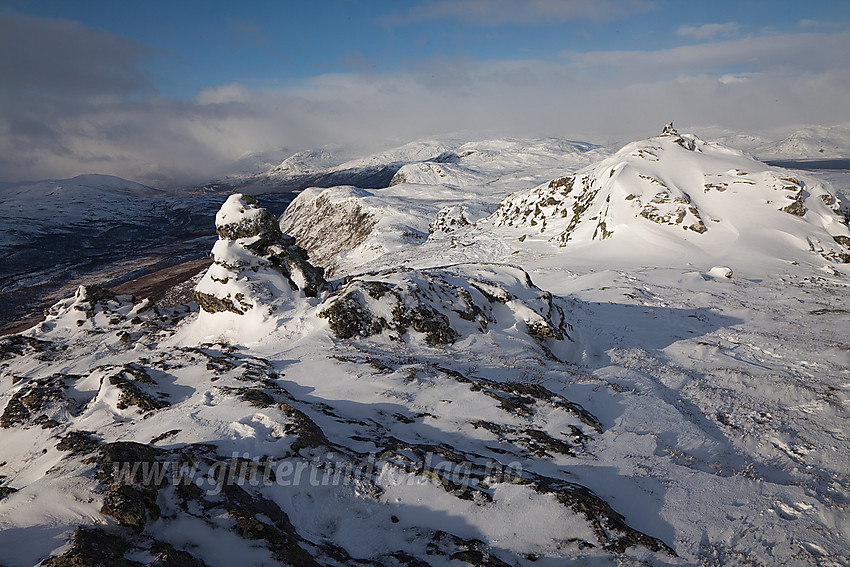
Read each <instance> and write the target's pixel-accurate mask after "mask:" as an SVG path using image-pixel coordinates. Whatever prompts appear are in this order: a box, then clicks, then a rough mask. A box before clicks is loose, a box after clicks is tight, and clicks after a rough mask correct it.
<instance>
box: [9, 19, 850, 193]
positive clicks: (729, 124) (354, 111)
mask: <svg viewBox="0 0 850 567" xmlns="http://www.w3.org/2000/svg"><path fill="white" fill-rule="evenodd" d="M727 28H729V26H727ZM686 31H687V30H686ZM697 31H699V30H697ZM708 31H712V30H708V29H706V30H705V34H702V35H701V34H700V33H692V32H691V31H688V33H686V34H684V35H686V36H687V35H690V36H693V37H697V36H699V39H704V38H705V37H708V36H709V35H710V34H708ZM714 31H716V30H714ZM724 31H730V32H731V31H734V30H732V29H731V28H729V29H728V30H724ZM47 37H50V38H52V39H51V40H50V41H41V39H40V38H47ZM847 53H850V32H841V33H799V34H784V35H779V34H775V35H770V34H768V35H762V36H757V37H747V38H738V39H728V40H722V41H708V42H706V41H702V42H700V43H699V44H698V45H686V46H682V47H676V48H673V49H665V50H657V51H597V52H590V53H563V54H561V55H562V56H561V58H560V59H557V60H554V61H539V60H504V61H474V60H469V59H462V58H452V59H443V60H431V61H426V62H421V63H419V64H416V65H411V66H409V67H408V68H406V69H403V70H399V71H395V72H392V73H384V74H380V73H374V72H363V73H355V72H352V73H343V74H329V75H320V76H315V77H313V78H311V79H309V80H305V81H302V82H301V83H299V84H295V85H289V86H286V87H280V88H265V89H258V88H249V87H247V86H244V85H240V84H230V85H222V86H219V87H216V88H212V89H207V90H204V91H201V92H199V93H197V95H196V96H195V97H194V98H193V99H191V100H176V99H171V98H167V97H164V96H162V95H160V94H158V93H157V92H156V90H155V88H154V86H153V85H152V83H151V81H150V80H149V78H148V77H147V75H146V74H145V73H143V72H142V71H140V69H141V68H142V65H143V64H144V62H145V61H146V58H149V57H151V56H152V55H153V53H152V51H151V49H149V48H148V47H146V46H144V45H142V44H139V43H137V42H134V41H131V40H128V39H126V38H122V37H119V36H116V35H113V34H110V33H108V32H104V31H99V30H93V29H90V28H86V27H85V26H82V25H81V24H76V23H73V22H66V21H58V20H44V19H37V18H31V17H27V16H19V15H12V14H0V75H2V76H3V80H2V82H0V180H2V181H11V180H22V179H37V178H49V177H69V176H72V175H75V174H79V173H89V172H98V173H109V174H114V175H119V176H122V177H127V178H131V179H134V180H138V181H142V182H147V183H152V184H156V185H160V186H167V185H172V184H178V183H189V182H192V181H200V180H209V179H211V178H213V177H215V176H217V175H221V174H223V173H225V172H226V171H227V170H228V168H229V167H232V165H231V164H233V163H234V162H235V161H237V160H239V159H240V158H242V157H244V156H245V155H246V154H250V153H254V152H263V151H268V150H272V149H280V148H287V149H289V150H290V151H291V152H294V151H296V150H299V149H304V148H310V147H318V146H323V145H329V144H332V145H336V146H346V147H350V148H352V149H353V151H354V153H363V154H365V153H368V152H369V151H372V150H377V149H380V148H382V147H387V146H390V145H394V144H397V143H403V142H406V141H410V140H413V139H417V138H422V137H427V136H433V135H439V134H441V133H448V132H457V131H461V130H464V131H469V132H480V133H482V134H490V135H528V136H536V135H554V136H564V137H571V138H583V139H589V140H592V141H601V142H605V141H606V139H608V138H617V139H623V138H629V137H635V136H645V135H648V134H651V133H654V132H655V131H656V130H657V129H658V127H659V124H663V123H666V122H669V121H670V120H676V121H677V123H680V124H691V125H706V126H708V125H711V126H717V127H720V128H728V129H734V130H755V131H764V130H771V129H777V128H783V127H789V128H790V127H793V126H796V125H800V124H816V123H821V124H835V123H839V122H844V121H847V120H850V109H848V107H847V93H848V92H850V63H848V61H847V58H846V54H847Z"/></svg>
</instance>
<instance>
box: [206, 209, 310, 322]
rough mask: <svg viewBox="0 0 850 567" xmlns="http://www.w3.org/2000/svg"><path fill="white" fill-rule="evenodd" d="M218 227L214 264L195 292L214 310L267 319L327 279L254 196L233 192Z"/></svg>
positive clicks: (220, 212)
mask: <svg viewBox="0 0 850 567" xmlns="http://www.w3.org/2000/svg"><path fill="white" fill-rule="evenodd" d="M216 232H217V233H218V236H219V240H218V242H216V243H215V245H214V246H213V250H212V258H213V265H212V266H210V268H209V269H208V270H207V273H206V274H205V275H204V277H203V279H202V280H201V281H200V282H199V283H198V286H197V287H196V288H195V294H194V296H195V300H196V301H197V302H198V305H200V307H201V309H202V310H203V311H204V312H206V313H208V314H216V313H221V312H229V313H233V314H236V315H245V314H247V313H249V312H250V313H254V314H258V315H259V317H260V318H266V317H267V316H271V315H273V313H274V312H275V311H276V310H278V308H279V307H280V306H281V304H282V303H287V302H288V300H291V299H292V298H293V297H315V296H316V294H317V293H318V292H319V290H320V289H321V287H322V286H323V285H324V284H325V280H324V276H323V270H322V269H321V268H317V267H315V266H313V265H312V264H311V263H310V262H309V261H308V260H307V253H306V252H305V251H304V250H303V249H302V248H300V247H298V246H296V245H295V240H294V239H293V238H292V237H289V236H286V235H284V234H283V233H282V232H281V231H280V227H279V226H278V223H277V219H275V217H274V216H273V215H272V214H271V213H269V212H268V211H267V210H266V209H263V208H261V207H259V206H258V205H257V202H256V200H255V199H254V198H253V197H250V196H247V195H241V194H236V195H231V196H230V197H229V198H228V199H227V201H226V202H225V203H224V205H222V207H221V210H219V212H218V214H216Z"/></svg>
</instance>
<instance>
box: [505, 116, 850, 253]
mask: <svg viewBox="0 0 850 567" xmlns="http://www.w3.org/2000/svg"><path fill="white" fill-rule="evenodd" d="M841 199H842V198H841V195H840V194H838V193H837V192H836V191H835V190H834V189H832V187H830V186H828V185H824V184H822V183H820V182H819V181H818V180H817V179H816V178H803V177H802V176H800V175H798V174H797V173H796V172H791V171H789V170H785V169H781V168H776V167H770V166H768V165H766V164H764V163H761V162H759V161H757V160H755V159H753V158H752V157H750V156H748V155H745V154H744V153H742V152H740V151H738V150H734V149H731V148H728V147H725V146H722V145H720V144H717V143H713V142H705V141H703V140H700V139H699V138H697V137H696V136H693V135H689V134H680V133H679V132H678V131H676V129H675V128H673V125H672V124H668V125H667V126H666V127H665V128H664V131H663V132H662V134H661V135H660V136H656V137H654V138H649V139H647V140H642V141H639V142H633V143H631V144H628V145H626V146H625V147H624V148H622V149H621V150H620V151H618V152H617V153H616V154H614V155H613V156H611V157H609V158H607V159H605V160H602V161H601V162H599V163H597V164H596V165H593V166H590V167H587V168H585V169H582V170H580V171H578V172H577V173H575V174H572V175H567V176H564V177H561V178H558V179H554V180H552V181H550V182H549V183H545V184H542V185H539V186H537V187H535V188H532V189H528V190H525V191H520V192H517V193H514V194H513V195H510V196H509V197H508V198H506V199H504V200H503V201H502V202H501V203H500V204H499V207H498V209H497V210H496V212H495V213H494V214H493V215H492V217H491V220H492V222H493V223H494V225H495V226H497V227H498V226H512V227H516V228H518V229H521V230H523V231H524V232H525V235H526V236H534V237H535V238H538V239H539V238H543V239H545V240H549V241H550V242H553V243H555V244H557V245H558V246H568V245H569V246H575V245H581V244H589V243H591V242H594V241H597V242H599V241H604V240H608V239H611V240H613V241H617V242H618V243H619V246H618V248H620V249H622V248H623V246H626V247H630V248H634V247H635V246H637V247H638V249H639V250H640V251H641V252H640V254H641V255H645V254H646V253H647V252H652V251H653V250H655V251H660V252H662V253H666V252H665V251H670V250H679V251H680V252H684V253H685V254H686V255H689V256H693V255H694V254H695V253H697V251H699V250H701V251H702V252H705V253H707V254H708V255H710V256H714V257H725V256H727V255H729V254H737V255H740V254H742V253H745V254H747V255H748V258H753V257H756V256H760V257H776V258H782V259H785V260H790V261H795V260H799V259H800V258H802V257H804V256H806V254H807V253H809V252H816V253H819V254H820V255H821V256H822V257H823V258H825V259H827V260H830V261H835V262H845V263H846V262H850V248H848V246H847V244H848V243H850V240H848V237H850V228H848V226H847V223H846V220H845V219H844V218H843V217H842V211H844V210H846V209H847V204H842V200H841ZM521 238H523V239H524V237H521ZM776 242H784V243H785V244H784V245H783V246H781V247H775V246H773V245H772V243H776ZM638 243H640V244H638Z"/></svg>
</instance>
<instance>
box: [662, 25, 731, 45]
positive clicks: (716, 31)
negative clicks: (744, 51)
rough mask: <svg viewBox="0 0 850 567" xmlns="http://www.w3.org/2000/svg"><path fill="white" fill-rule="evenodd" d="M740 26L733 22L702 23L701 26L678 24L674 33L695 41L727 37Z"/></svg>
mask: <svg viewBox="0 0 850 567" xmlns="http://www.w3.org/2000/svg"><path fill="white" fill-rule="evenodd" d="M740 27H741V26H740V25H738V24H737V23H735V22H727V23H725V24H703V25H701V26H688V25H686V26H679V28H678V29H677V30H676V35H678V36H679V37H687V38H690V39H694V40H697V41H705V40H707V39H714V38H717V37H729V36H731V35H733V34H735V33H736V32H737V31H738V29H739V28H740Z"/></svg>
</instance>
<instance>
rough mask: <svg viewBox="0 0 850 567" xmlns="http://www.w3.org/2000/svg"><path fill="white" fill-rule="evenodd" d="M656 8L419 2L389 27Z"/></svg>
mask: <svg viewBox="0 0 850 567" xmlns="http://www.w3.org/2000/svg"><path fill="white" fill-rule="evenodd" d="M656 7H657V5H656V3H655V2H652V1H650V0H442V1H439V2H422V3H420V4H417V5H415V6H413V7H411V8H410V9H409V10H408V11H407V12H406V13H405V14H404V15H396V16H394V17H391V18H389V21H390V22H392V23H398V22H404V21H418V20H430V19H445V18H458V19H461V20H464V21H466V22H469V23H473V24H478V25H501V24H532V23H541V22H542V23H548V22H553V21H554V22H565V21H580V20H609V19H613V18H617V17H623V16H627V15H630V14H633V13H638V12H644V11H648V10H653V9H655V8H656Z"/></svg>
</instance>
